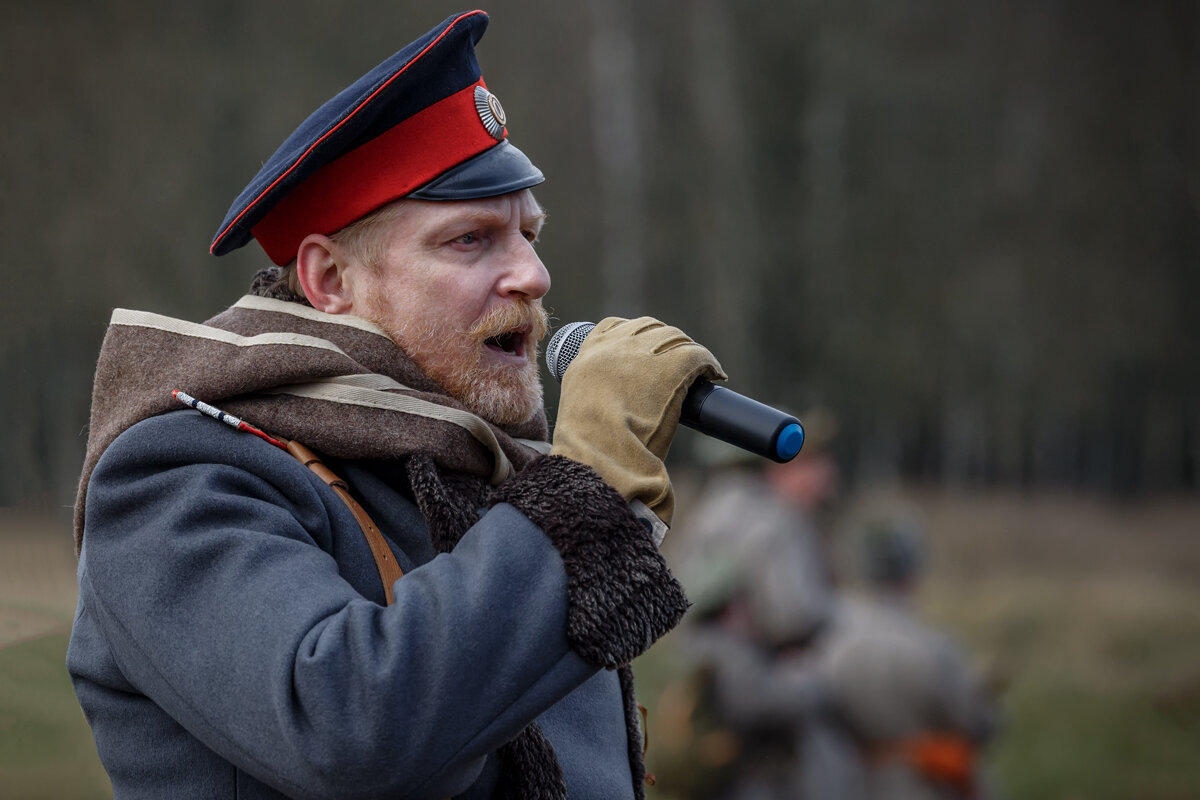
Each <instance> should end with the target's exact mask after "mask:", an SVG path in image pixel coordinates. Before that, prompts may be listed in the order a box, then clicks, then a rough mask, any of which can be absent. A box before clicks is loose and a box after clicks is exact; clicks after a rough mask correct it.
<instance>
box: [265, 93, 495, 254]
mask: <svg viewBox="0 0 1200 800" xmlns="http://www.w3.org/2000/svg"><path fill="white" fill-rule="evenodd" d="M483 85H484V84H483V80H482V79H480V80H479V82H478V83H476V84H472V85H471V86H468V87H467V88H465V89H463V90H461V91H459V92H455V93H454V94H452V95H450V96H449V97H446V98H444V99H442V100H439V101H438V102H436V103H434V104H433V105H431V106H429V107H428V108H426V109H424V110H422V111H419V112H417V113H416V114H414V115H413V116H411V117H409V118H408V119H406V120H404V121H403V122H401V123H399V124H398V125H396V126H394V127H392V128H390V129H388V130H387V131H386V132H385V133H382V134H380V135H379V136H376V137H375V138H374V139H372V140H371V141H369V142H367V143H366V144H363V145H361V146H359V147H356V148H355V149H354V150H351V151H350V152H349V153H346V154H345V155H342V156H341V157H339V158H337V159H335V160H334V161H331V162H329V163H328V164H326V165H325V166H323V167H321V168H320V169H319V170H317V171H316V172H315V173H313V174H312V175H311V176H310V177H308V178H306V179H305V181H304V182H303V183H301V184H300V185H299V186H297V187H296V188H295V189H293V190H292V191H291V192H290V193H289V194H288V195H287V196H285V197H284V198H283V199H282V200H280V201H279V202H278V203H277V204H276V205H275V207H274V208H272V209H271V211H270V212H269V213H268V214H267V215H266V216H265V217H263V218H262V220H260V221H259V223H258V224H257V225H255V226H254V228H253V229H252V232H253V234H254V238H255V239H257V240H258V241H259V244H261V245H262V247H263V250H265V251H266V252H267V255H268V256H269V257H270V259H271V261H273V262H274V263H276V264H279V265H280V266H282V265H284V264H287V263H288V262H290V261H291V260H292V259H294V258H295V257H296V251H297V250H298V249H299V248H300V242H301V241H303V240H304V237H305V236H307V235H309V234H310V233H323V234H326V235H328V234H331V233H334V232H336V231H340V230H341V229H342V228H344V227H346V226H347V225H349V224H350V223H351V222H354V221H355V220H357V219H361V218H362V217H364V216H366V215H367V214H369V213H371V212H372V211H374V210H375V209H377V208H379V207H380V206H383V205H385V204H387V203H390V202H391V201H393V200H398V199H399V198H401V197H404V196H405V195H407V194H408V193H409V192H412V191H414V190H416V189H419V188H420V187H422V186H424V185H425V184H427V183H429V182H430V181H431V180H433V179H434V178H436V177H437V176H438V175H441V174H442V173H443V172H445V171H446V170H448V169H450V168H451V167H454V166H457V165H458V164H461V163H462V162H464V161H466V160H467V159H469V158H471V157H472V156H476V155H479V154H480V153H482V152H483V151H485V150H487V149H488V148H489V147H493V146H495V145H496V144H497V143H498V140H497V139H495V138H493V137H492V135H491V134H490V133H488V131H487V128H485V127H484V125H483V122H482V120H480V118H479V112H478V111H477V110H476V108H475V87H476V86H483ZM507 134H508V131H507V130H506V131H504V135H507Z"/></svg>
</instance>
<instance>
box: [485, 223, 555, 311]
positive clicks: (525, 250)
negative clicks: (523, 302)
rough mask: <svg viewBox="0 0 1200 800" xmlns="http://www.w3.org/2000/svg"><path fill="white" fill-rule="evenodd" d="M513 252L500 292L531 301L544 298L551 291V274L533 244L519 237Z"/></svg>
mask: <svg viewBox="0 0 1200 800" xmlns="http://www.w3.org/2000/svg"><path fill="white" fill-rule="evenodd" d="M511 250H512V252H511V253H510V254H509V258H508V262H507V265H506V268H505V270H504V273H503V275H502V276H501V278H500V282H499V286H498V287H497V288H498V290H499V292H500V293H501V294H503V295H505V296H513V295H524V296H525V297H527V298H529V299H530V300H537V299H538V298H540V297H542V296H544V295H545V294H546V292H548V291H550V273H549V272H548V271H547V270H546V265H545V264H543V263H542V259H541V258H539V257H538V254H537V251H536V250H534V248H533V244H532V243H531V242H529V241H527V240H526V239H525V238H524V237H523V236H518V237H515V241H514V243H513V246H512V248H511Z"/></svg>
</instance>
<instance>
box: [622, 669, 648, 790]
mask: <svg viewBox="0 0 1200 800" xmlns="http://www.w3.org/2000/svg"><path fill="white" fill-rule="evenodd" d="M617 677H618V678H619V679H620V681H621V698H622V699H623V700H624V701H625V730H627V731H628V732H629V769H630V771H631V772H632V773H633V796H634V800H645V798H646V758H645V754H644V753H645V749H646V736H647V732H646V731H644V730H642V714H641V711H640V709H639V708H638V703H637V695H636V694H635V692H634V687H633V667H630V666H624V667H621V668H620V669H619V670H617Z"/></svg>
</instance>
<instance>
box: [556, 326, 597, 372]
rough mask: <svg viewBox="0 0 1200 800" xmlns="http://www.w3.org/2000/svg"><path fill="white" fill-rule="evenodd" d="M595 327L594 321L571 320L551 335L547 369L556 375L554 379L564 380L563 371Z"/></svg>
mask: <svg viewBox="0 0 1200 800" xmlns="http://www.w3.org/2000/svg"><path fill="white" fill-rule="evenodd" d="M594 327H596V324H595V323H594V322H569V323H567V324H566V325H563V326H562V327H561V328H559V329H558V330H557V331H556V332H555V334H554V336H553V337H551V339H550V344H548V345H546V369H548V370H549V371H550V374H551V375H553V376H554V380H556V381H562V376H563V373H564V372H566V371H567V367H569V366H571V362H572V361H574V360H575V356H577V355H579V348H580V346H581V345H582V344H583V340H584V339H586V338H587V335H588V334H589V333H591V332H592V328H594Z"/></svg>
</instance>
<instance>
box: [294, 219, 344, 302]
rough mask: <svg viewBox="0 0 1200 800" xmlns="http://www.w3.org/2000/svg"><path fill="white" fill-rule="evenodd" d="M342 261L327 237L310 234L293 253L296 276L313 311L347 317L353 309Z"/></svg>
mask: <svg viewBox="0 0 1200 800" xmlns="http://www.w3.org/2000/svg"><path fill="white" fill-rule="evenodd" d="M346 267H347V265H346V264H345V258H344V255H343V253H342V250H341V248H339V247H338V245H337V243H336V242H334V241H333V240H332V239H330V238H329V237H328V236H323V235H321V234H319V233H310V234H309V235H308V236H305V237H304V240H303V241H302V242H300V248H299V249H298V250H297V251H296V276H297V277H298V278H299V279H300V286H301V287H303V289H304V296H305V297H307V298H308V302H310V303H312V305H313V308H316V309H319V310H321V311H324V312H326V313H329V314H345V313H348V312H349V311H350V309H351V307H352V306H353V302H352V300H351V297H350V292H349V286H348V285H347V282H346Z"/></svg>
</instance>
